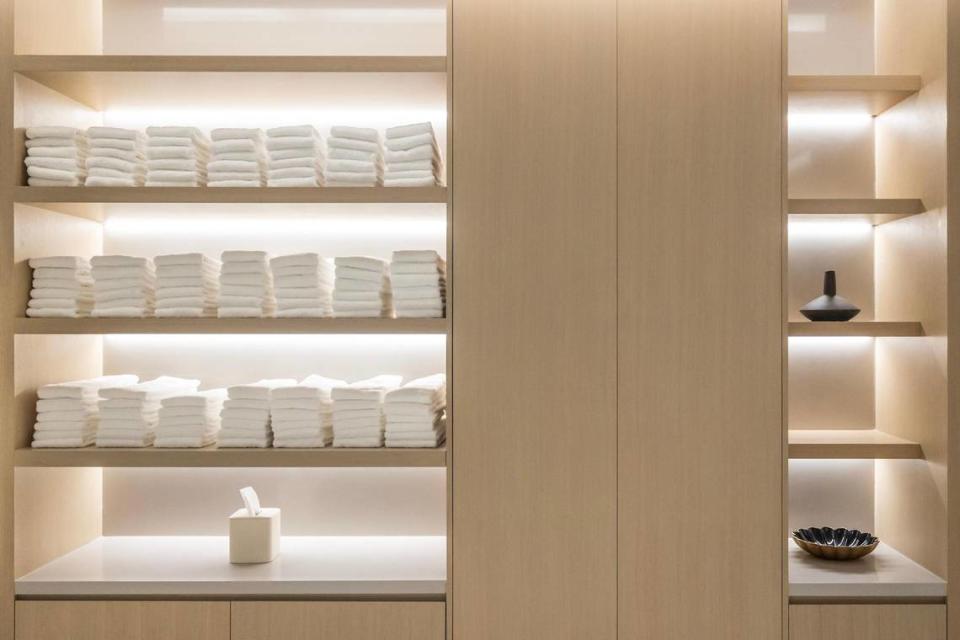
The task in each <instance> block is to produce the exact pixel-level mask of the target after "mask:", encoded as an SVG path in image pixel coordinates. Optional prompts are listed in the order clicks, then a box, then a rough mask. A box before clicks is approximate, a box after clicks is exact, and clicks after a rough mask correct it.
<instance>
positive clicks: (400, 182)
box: [383, 177, 438, 187]
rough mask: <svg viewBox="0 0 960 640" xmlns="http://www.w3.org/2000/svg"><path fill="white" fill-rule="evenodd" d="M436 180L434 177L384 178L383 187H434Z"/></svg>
mask: <svg viewBox="0 0 960 640" xmlns="http://www.w3.org/2000/svg"><path fill="white" fill-rule="evenodd" d="M437 184H438V182H437V179H436V178H433V177H430V178H384V180H383V186H385V187H435V186H437Z"/></svg>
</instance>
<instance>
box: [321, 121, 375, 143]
mask: <svg viewBox="0 0 960 640" xmlns="http://www.w3.org/2000/svg"><path fill="white" fill-rule="evenodd" d="M330 136H331V137H335V138H348V139H352V140H366V141H367V142H379V140H380V133H379V132H378V131H377V130H376V129H370V128H366V127H346V126H342V125H336V126H333V127H330Z"/></svg>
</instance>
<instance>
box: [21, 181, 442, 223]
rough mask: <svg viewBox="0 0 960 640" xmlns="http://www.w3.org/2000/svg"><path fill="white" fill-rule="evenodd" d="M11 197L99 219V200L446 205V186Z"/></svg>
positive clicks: (57, 192)
mask: <svg viewBox="0 0 960 640" xmlns="http://www.w3.org/2000/svg"><path fill="white" fill-rule="evenodd" d="M13 201H14V202H18V203H23V204H32V205H36V206H39V207H41V208H47V209H51V210H54V211H60V212H61V213H67V214H70V215H75V216H78V217H82V218H89V219H92V220H100V219H102V217H103V212H102V208H101V207H98V206H97V205H100V204H118V203H143V204H154V203H158V204H168V203H173V204H181V203H186V204H245V203H263V204H313V203H321V204H322V203H335V204H336V203H343V204H349V203H356V204H365V203H385V204H391V203H446V201H447V188H446V187H410V188H407V187H315V188H298V187H255V188H240V187H238V188H230V187H14V189H13Z"/></svg>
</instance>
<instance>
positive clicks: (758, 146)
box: [618, 0, 785, 640]
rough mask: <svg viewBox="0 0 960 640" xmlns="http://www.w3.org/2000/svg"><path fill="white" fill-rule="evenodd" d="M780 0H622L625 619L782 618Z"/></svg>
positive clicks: (659, 634) (776, 626)
mask: <svg viewBox="0 0 960 640" xmlns="http://www.w3.org/2000/svg"><path fill="white" fill-rule="evenodd" d="M782 19H783V14H782V6H781V0H671V1H670V2H663V1H662V0H620V2H619V23H618V26H619V82H618V87H619V132H618V139H619V161H618V175H619V180H618V192H619V210H618V221H619V247H618V262H619V268H618V281H619V287H618V302H619V312H618V317H619V333H618V335H619V345H618V350H619V367H618V389H619V393H618V415H619V419H618V428H619V464H618V470H619V473H618V478H619V481H618V487H619V488H618V496H619V510H618V514H619V528H618V530H619V547H618V548H619V569H620V570H619V594H618V595H619V603H620V605H619V630H620V637H621V638H638V639H639V638H677V639H680V638H711V639H712V640H735V639H736V640H741V639H743V638H751V639H755V640H767V639H771V638H779V637H781V635H782V631H783V609H784V596H783V570H782V564H783V558H784V553H783V536H782V533H783V522H782V478H783V462H782V460H783V452H782V447H783V428H782V425H781V379H782V375H781V367H782V353H783V329H782V323H781V290H782V289H781V273H782V268H781V244H782V238H783V233H784V226H785V225H784V218H783V214H782V209H783V194H782V188H781V174H782V170H781V163H782V160H781V153H782V149H781V147H782V142H781V140H782V131H783V124H784V118H783V113H782V98H781V91H782V89H781V82H782V81H781V74H782V69H781V31H782Z"/></svg>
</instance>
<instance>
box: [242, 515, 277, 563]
mask: <svg viewBox="0 0 960 640" xmlns="http://www.w3.org/2000/svg"><path fill="white" fill-rule="evenodd" d="M278 555H280V509H262V510H261V511H260V515H257V516H250V515H248V511H247V510H246V509H238V510H237V511H236V512H234V514H233V515H232V516H230V562H232V563H233V564H256V563H261V562H272V561H273V560H275V559H276V557H277V556H278Z"/></svg>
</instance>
